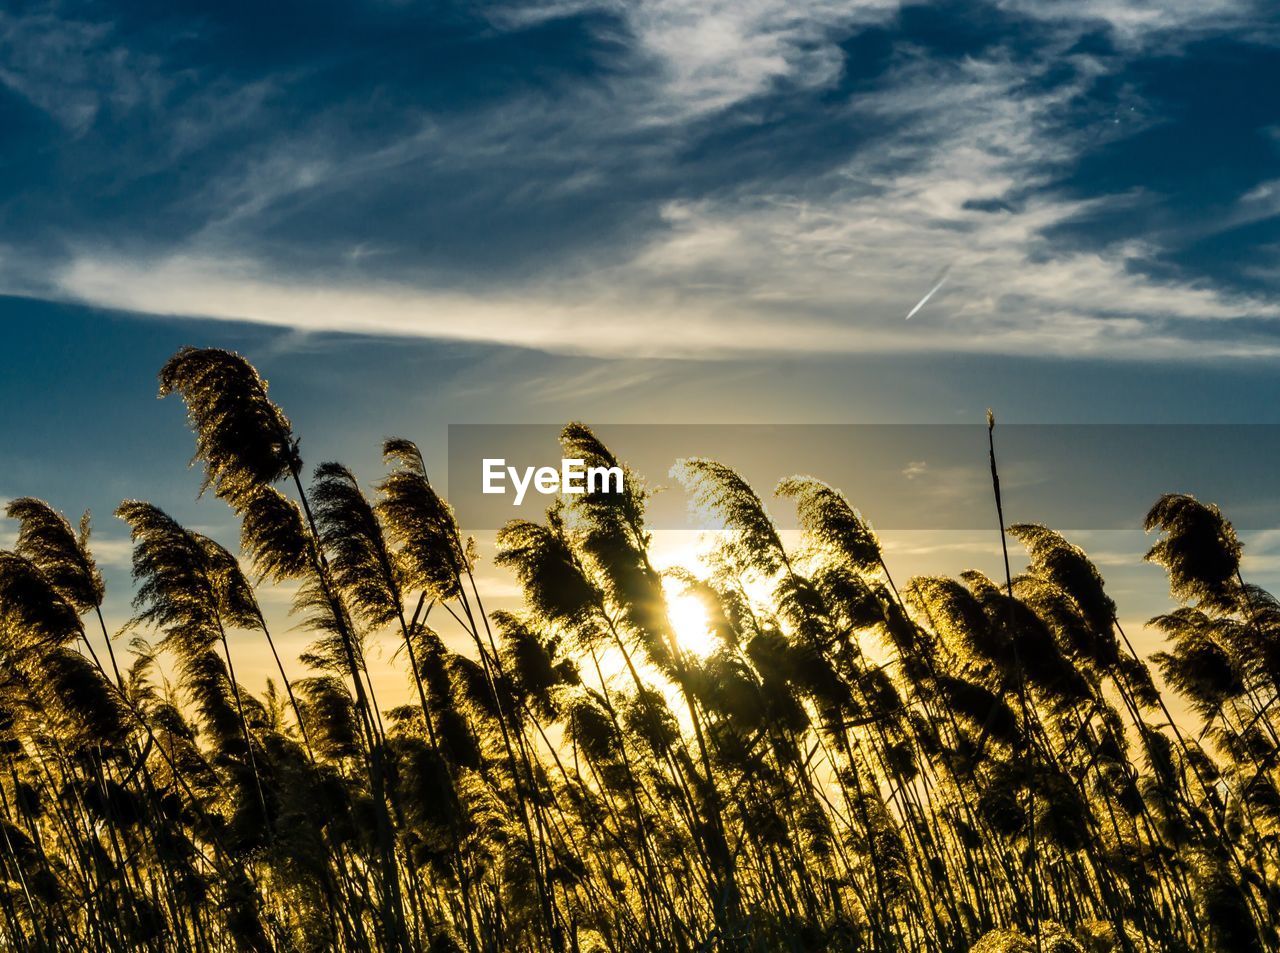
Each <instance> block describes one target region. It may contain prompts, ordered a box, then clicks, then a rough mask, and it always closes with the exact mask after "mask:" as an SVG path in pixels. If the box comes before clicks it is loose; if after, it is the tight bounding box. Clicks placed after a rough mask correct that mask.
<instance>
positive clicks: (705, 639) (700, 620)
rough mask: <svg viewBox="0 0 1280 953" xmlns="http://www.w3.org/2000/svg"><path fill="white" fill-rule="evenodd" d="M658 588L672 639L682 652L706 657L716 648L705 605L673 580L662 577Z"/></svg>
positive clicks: (682, 585) (681, 584)
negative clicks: (674, 635)
mask: <svg viewBox="0 0 1280 953" xmlns="http://www.w3.org/2000/svg"><path fill="white" fill-rule="evenodd" d="M662 590H663V593H664V594H665V595H666V597H667V618H668V619H670V620H671V628H672V629H673V630H674V631H675V634H676V641H677V642H679V643H680V647H681V648H682V649H684V650H685V651H686V652H689V653H691V654H693V655H696V656H698V658H706V657H707V656H708V655H710V654H711V653H712V652H714V651H715V650H716V637H715V634H714V633H713V632H712V630H711V619H710V617H709V616H708V615H707V607H706V605H704V604H703V602H702V600H701V599H699V598H698V597H697V596H695V595H693V594H692V593H689V592H686V591H685V587H684V584H683V583H681V582H680V581H679V580H677V579H664V580H663V583H662Z"/></svg>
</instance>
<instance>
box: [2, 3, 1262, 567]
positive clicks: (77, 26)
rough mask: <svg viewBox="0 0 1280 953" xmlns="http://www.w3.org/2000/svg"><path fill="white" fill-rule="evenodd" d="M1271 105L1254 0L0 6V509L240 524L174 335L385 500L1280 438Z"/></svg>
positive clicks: (308, 447)
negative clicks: (213, 359) (385, 494)
mask: <svg viewBox="0 0 1280 953" xmlns="http://www.w3.org/2000/svg"><path fill="white" fill-rule="evenodd" d="M1278 87H1280V13H1277V11H1276V8H1275V7H1274V5H1272V4H1264V3H1257V4H1254V3H1248V2H1235V0H1195V2H1190V0H1167V2H1161V3H1147V2H1138V0H1079V2H1058V0H997V2H986V3H983V2H969V3H931V4H906V5H904V4H899V3H892V2H887V0H864V2H852V3H849V2H842V3H832V2H827V0H699V2H696V3H695V2H689V0H631V2H628V3H620V2H608V0H604V2H590V0H544V2H539V3H520V2H514V3H451V2H431V3H410V2H390V0H388V2H374V3H326V2H315V0H313V2H308V3H291V2H283V0H282V2H276V3H271V4H261V3H240V2H230V0H227V2H221V3H217V4H186V3H180V2H166V3H163V4H160V3H128V2H117V3H95V2H90V3H75V2H59V3H52V4H36V3H31V4H26V3H8V4H5V5H4V7H3V9H2V10H0V136H2V137H3V143H4V147H3V149H2V150H0V172H2V173H3V174H2V175H0V295H3V297H0V330H2V332H3V339H2V341H0V345H2V346H0V434H3V437H4V445H3V448H2V449H0V497H2V496H15V495H19V494H24V493H32V492H35V493H40V494H42V495H46V496H48V497H49V498H50V499H52V500H53V501H54V502H55V503H56V504H57V505H59V506H60V507H62V508H64V509H66V510H67V511H69V512H79V511H80V510H81V509H83V508H84V507H86V506H90V507H93V508H94V510H95V512H97V513H99V514H100V522H103V523H104V526H105V528H104V533H105V534H106V537H107V538H108V539H112V538H118V536H119V531H118V529H116V528H114V527H111V526H110V525H109V524H110V521H108V520H106V518H105V516H106V513H109V512H110V510H111V509H112V508H113V507H114V505H115V503H116V502H117V501H118V500H119V499H120V498H122V497H125V496H140V497H142V496H145V497H148V498H151V499H154V500H156V502H158V503H161V504H162V505H165V506H167V507H168V508H170V509H172V510H174V512H175V513H176V514H177V515H179V516H181V517H183V518H185V519H188V520H189V521H191V522H194V523H197V524H200V525H205V526H208V527H211V528H213V529H215V530H219V531H226V530H228V528H229V521H228V520H227V518H226V514H225V513H223V512H222V510H221V509H220V508H219V507H217V506H216V505H214V504H212V503H210V502H206V503H204V504H200V505H196V504H195V502H194V492H195V487H196V485H197V480H196V477H195V476H194V475H193V474H190V473H189V472H187V471H186V470H185V469H184V463H185V461H186V459H187V457H188V456H189V453H190V438H189V435H187V434H186V433H185V431H184V430H183V423H182V417H181V413H180V409H179V408H177V407H176V406H171V405H169V404H163V405H162V404H157V403H156V402H155V400H154V374H155V371H156V369H157V368H158V367H159V365H160V363H162V362H163V360H164V358H165V357H166V356H167V355H168V354H169V353H171V352H172V351H173V350H174V349H175V348H176V347H178V346H180V345H182V344H187V343H194V344H216V345H220V346H228V347H234V348H238V349H240V350H242V351H244V352H245V353H246V354H248V355H249V356H250V357H251V358H252V359H254V360H255V362H256V363H258V364H259V366H260V367H261V368H262V369H263V371H264V372H265V373H266V374H267V375H268V376H269V377H270V379H271V381H272V385H273V392H274V393H275V394H276V395H277V396H278V398H279V399H280V400H281V402H282V403H284V405H285V406H286V408H287V409H288V411H289V412H290V414H291V415H292V416H293V418H294V419H295V421H296V422H297V423H298V426H299V430H300V432H301V433H302V434H303V450H304V455H306V456H307V457H308V459H309V460H310V461H312V462H318V461H319V460H320V459H322V458H326V457H331V456H337V457H343V458H345V459H347V460H349V461H351V462H352V463H353V464H354V465H356V467H357V469H358V470H359V471H360V472H361V473H365V474H368V475H370V476H372V475H373V474H374V473H375V472H376V465H377V461H376V445H377V442H378V440H379V439H380V438H381V437H382V436H383V435H384V434H387V433H404V434H407V435H409V436H413V437H416V438H418V439H419V440H421V441H422V442H423V443H424V445H425V446H426V447H427V449H428V453H429V454H434V455H435V456H436V457H437V458H439V455H440V454H441V453H442V449H441V443H440V441H441V440H442V439H443V435H444V433H445V427H446V425H447V424H448V423H451V422H453V423H456V422H486V421H487V422H503V423H508V422H533V421H540V422H560V421H564V420H566V419H570V418H587V419H590V420H595V421H614V422H636V423H661V422H666V421H685V420H692V421H702V422H742V421H768V422H844V421H849V422H855V421H856V422H868V421H891V422H906V421H915V422H951V421H963V422H974V421H980V420H981V419H982V413H983V411H984V409H985V408H986V407H987V406H988V405H992V406H995V407H996V408H997V409H998V411H999V412H1000V414H1001V419H1005V420H1017V421H1022V422H1109V421H1124V422H1175V423H1177V422H1246V423H1247V422H1271V423H1274V422H1277V421H1280V400H1277V398H1280V370H1277V369H1276V358H1277V357H1278V356H1280V265H1278V264H1277V251H1278V250H1280V162H1278V161H1277V159H1278V158H1280V97H1276V96H1275V95H1274V93H1273V92H1272V90H1273V89H1275V88H1278ZM943 274H945V276H946V280H945V282H943V284H942V286H941V288H940V289H939V290H938V291H937V293H936V294H935V295H934V296H933V297H932V298H931V299H930V301H929V302H928V303H927V304H926V305H925V306H924V307H923V308H922V309H921V310H920V311H919V312H918V313H917V314H915V315H914V316H913V317H912V318H911V319H910V320H909V321H907V320H904V318H905V315H906V314H907V313H908V312H909V311H910V310H911V309H912V307H913V306H914V305H915V304H916V303H917V302H918V301H919V300H920V298H921V297H922V296H923V295H924V294H925V293H926V292H927V291H928V290H929V289H930V288H931V287H933V286H934V285H935V284H936V283H937V281H938V279H939V277H940V276H941V275H943ZM623 449H624V455H625V448H623ZM784 469H785V467H784V466H782V465H781V464H780V471H781V470H784ZM778 475H779V476H782V475H783V473H782V472H779V474H778ZM657 476H662V475H661V474H659V475H657ZM859 502H861V503H862V504H863V505H864V507H865V508H867V509H868V510H869V511H871V512H873V509H874V501H859ZM1139 516H1140V514H1135V522H1136V521H1137V519H1138V518H1139ZM1018 518H1023V519H1025V518H1034V514H1030V513H1026V514H1018ZM112 534H114V537H113V536H112ZM953 568H963V566H962V565H957V566H956V567H953Z"/></svg>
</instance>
